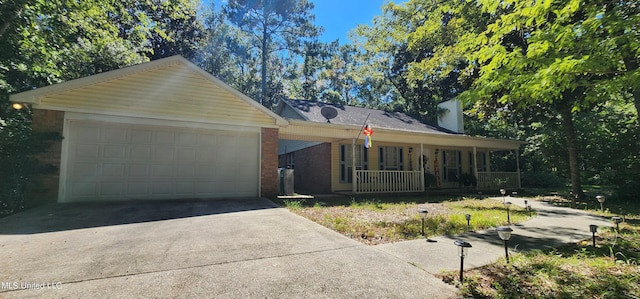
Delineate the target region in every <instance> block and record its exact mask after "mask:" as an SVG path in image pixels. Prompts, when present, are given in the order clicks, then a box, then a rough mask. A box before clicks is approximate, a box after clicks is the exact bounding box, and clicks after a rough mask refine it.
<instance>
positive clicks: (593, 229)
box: [589, 224, 598, 247]
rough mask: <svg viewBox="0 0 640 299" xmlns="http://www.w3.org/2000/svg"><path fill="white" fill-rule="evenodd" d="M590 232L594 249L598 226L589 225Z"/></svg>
mask: <svg viewBox="0 0 640 299" xmlns="http://www.w3.org/2000/svg"><path fill="white" fill-rule="evenodd" d="M589 230H590V231H591V237H592V238H593V247H596V233H597V232H598V226H597V225H595V224H591V225H589Z"/></svg>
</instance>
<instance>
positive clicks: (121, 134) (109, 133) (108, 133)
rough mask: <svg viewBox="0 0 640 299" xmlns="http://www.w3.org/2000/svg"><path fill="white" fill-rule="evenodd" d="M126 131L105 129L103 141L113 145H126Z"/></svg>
mask: <svg viewBox="0 0 640 299" xmlns="http://www.w3.org/2000/svg"><path fill="white" fill-rule="evenodd" d="M127 137H128V136H127V130H126V129H123V128H105V129H104V138H103V140H104V141H106V142H114V143H126V142H127V140H128V138H127Z"/></svg>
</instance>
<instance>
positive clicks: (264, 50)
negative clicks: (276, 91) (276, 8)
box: [260, 4, 271, 109]
mask: <svg viewBox="0 0 640 299" xmlns="http://www.w3.org/2000/svg"><path fill="white" fill-rule="evenodd" d="M262 10H263V14H264V16H265V19H266V16H267V7H266V5H264V4H263V5H262ZM268 38H269V34H268V32H267V22H266V21H265V22H264V23H263V25H262V45H261V46H262V53H261V54H262V57H261V60H262V65H261V66H260V72H261V77H262V78H260V79H261V89H262V94H261V95H260V104H262V105H263V106H266V105H267V61H268V60H269V49H267V46H268V42H267V39H268ZM269 109H271V107H269Z"/></svg>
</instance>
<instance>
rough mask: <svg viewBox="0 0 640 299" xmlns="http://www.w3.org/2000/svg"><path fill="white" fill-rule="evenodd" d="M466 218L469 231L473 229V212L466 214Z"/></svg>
mask: <svg viewBox="0 0 640 299" xmlns="http://www.w3.org/2000/svg"><path fill="white" fill-rule="evenodd" d="M464 218H465V219H467V231H469V232H470V231H471V214H464Z"/></svg>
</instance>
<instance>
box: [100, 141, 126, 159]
mask: <svg viewBox="0 0 640 299" xmlns="http://www.w3.org/2000/svg"><path fill="white" fill-rule="evenodd" d="M125 152H126V146H125V145H122V144H106V145H105V146H104V151H103V154H102V156H103V157H105V158H106V159H124V158H125Z"/></svg>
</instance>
